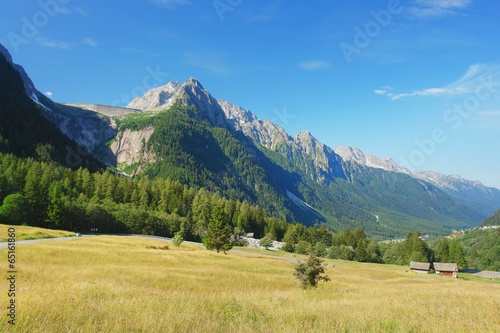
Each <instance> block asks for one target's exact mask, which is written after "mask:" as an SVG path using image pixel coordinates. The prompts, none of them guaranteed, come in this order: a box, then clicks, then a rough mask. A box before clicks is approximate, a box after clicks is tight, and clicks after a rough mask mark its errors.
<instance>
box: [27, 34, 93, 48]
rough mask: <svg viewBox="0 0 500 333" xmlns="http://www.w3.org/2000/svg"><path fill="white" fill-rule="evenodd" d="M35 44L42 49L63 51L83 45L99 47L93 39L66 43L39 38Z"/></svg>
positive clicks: (35, 40)
mask: <svg viewBox="0 0 500 333" xmlns="http://www.w3.org/2000/svg"><path fill="white" fill-rule="evenodd" d="M34 42H35V43H36V44H37V45H39V46H42V47H48V48H52V49H61V50H67V49H71V48H73V47H76V46H82V45H83V46H90V47H97V46H98V45H99V44H98V43H97V42H96V41H95V40H94V39H93V38H89V37H87V38H84V39H82V40H81V41H80V42H65V41H60V40H54V39H50V38H46V37H40V36H39V37H36V38H35V39H34Z"/></svg>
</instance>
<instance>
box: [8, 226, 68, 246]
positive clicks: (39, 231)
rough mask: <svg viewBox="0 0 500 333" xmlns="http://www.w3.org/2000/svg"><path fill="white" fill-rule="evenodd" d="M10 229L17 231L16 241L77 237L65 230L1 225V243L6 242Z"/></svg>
mask: <svg viewBox="0 0 500 333" xmlns="http://www.w3.org/2000/svg"><path fill="white" fill-rule="evenodd" d="M9 228H15V229H16V240H18V241H19V240H26V239H39V238H57V237H66V236H75V233H74V232H71V231H63V230H52V229H43V228H34V227H27V226H22V225H6V224H0V242H6V241H7V239H8V237H7V230H8V229H9Z"/></svg>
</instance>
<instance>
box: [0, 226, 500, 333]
mask: <svg viewBox="0 0 500 333" xmlns="http://www.w3.org/2000/svg"><path fill="white" fill-rule="evenodd" d="M163 245H165V243H162V242H161V241H158V240H154V239H147V238H138V237H126V236H121V237H120V236H95V237H82V238H75V239H73V240H70V241H61V242H58V241H52V242H45V243H43V242H42V243H38V244H33V245H25V246H19V247H18V248H17V269H18V279H17V281H16V288H17V291H18V292H17V295H16V298H17V304H18V308H17V322H16V323H17V325H16V327H15V329H13V328H12V327H9V325H8V324H7V317H6V316H5V315H2V316H1V318H2V319H1V321H2V322H1V323H0V331H2V332H10V331H16V332H47V333H49V332H50V333H52V332H176V333H177V332H500V315H499V314H500V284H497V283H485V282H477V281H464V280H461V279H458V280H457V279H446V278H442V277H439V276H436V275H429V276H422V275H415V274H410V273H407V272H406V270H407V268H406V267H400V266H390V265H375V264H361V263H355V262H345V261H330V260H328V261H326V263H327V264H328V275H329V276H330V278H331V279H332V281H330V282H327V283H321V284H320V285H319V287H318V288H317V289H311V290H306V291H304V290H302V289H301V288H299V284H298V281H297V280H295V279H294V277H293V275H292V272H293V266H294V263H293V260H295V259H296V258H291V257H289V258H283V257H282V258H275V257H271V256H269V255H268V254H273V253H272V252H269V251H261V252H260V254H259V253H252V254H242V253H231V252H229V253H228V254H227V255H224V254H216V253H215V252H210V251H207V250H204V249H203V248H202V247H200V246H197V245H191V244H182V245H181V246H180V247H179V248H176V247H175V246H173V245H172V244H169V245H170V249H168V250H161V249H152V248H151V247H152V246H156V247H161V246H163ZM6 251H7V250H6V249H2V250H0V257H1V258H6ZM284 259H286V260H284ZM290 260H291V261H290ZM332 265H335V267H332ZM4 266H5V269H4V271H5V272H6V271H7V261H6V259H4ZM2 285H3V286H4V287H2V288H1V289H2V290H6V289H7V287H8V286H7V282H4V284H2ZM0 299H1V304H2V305H1V306H2V308H4V309H5V308H6V306H7V304H8V303H7V302H8V299H7V293H6V292H2V293H1V295H0ZM5 311H6V310H4V312H5Z"/></svg>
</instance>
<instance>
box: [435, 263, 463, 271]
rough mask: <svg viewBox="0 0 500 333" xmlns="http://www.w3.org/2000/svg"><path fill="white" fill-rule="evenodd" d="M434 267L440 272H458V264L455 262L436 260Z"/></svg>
mask: <svg viewBox="0 0 500 333" xmlns="http://www.w3.org/2000/svg"><path fill="white" fill-rule="evenodd" d="M434 269H435V270H436V271H440V272H458V266H457V264H455V263H446V262H435V263H434Z"/></svg>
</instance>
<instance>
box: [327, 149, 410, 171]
mask: <svg viewBox="0 0 500 333" xmlns="http://www.w3.org/2000/svg"><path fill="white" fill-rule="evenodd" d="M334 150H335V152H336V153H337V154H338V155H340V156H341V157H342V159H343V160H344V161H351V162H355V163H357V164H360V165H364V166H367V167H371V168H377V169H384V170H386V171H391V172H399V173H406V174H411V171H410V170H408V169H407V168H404V167H402V166H400V165H399V164H397V163H396V162H395V161H394V160H393V159H392V158H390V157H386V158H380V157H377V156H373V155H369V154H365V153H364V152H362V151H361V150H360V149H359V148H356V147H343V146H339V147H335V148H334Z"/></svg>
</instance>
